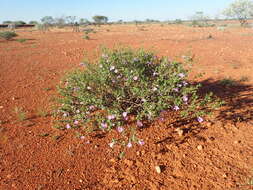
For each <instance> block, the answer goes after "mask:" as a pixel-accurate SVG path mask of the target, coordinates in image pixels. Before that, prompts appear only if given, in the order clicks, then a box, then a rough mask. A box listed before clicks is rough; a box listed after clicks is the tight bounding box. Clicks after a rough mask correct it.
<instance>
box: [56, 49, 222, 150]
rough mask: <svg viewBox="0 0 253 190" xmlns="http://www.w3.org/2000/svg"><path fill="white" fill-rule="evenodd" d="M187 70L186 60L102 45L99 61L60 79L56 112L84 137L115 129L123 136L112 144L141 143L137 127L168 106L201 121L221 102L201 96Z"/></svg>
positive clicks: (68, 127) (183, 115)
mask: <svg viewBox="0 0 253 190" xmlns="http://www.w3.org/2000/svg"><path fill="white" fill-rule="evenodd" d="M82 65H84V64H82ZM187 73H188V70H186V69H184V68H183V66H182V64H181V63H178V62H174V61H169V60H168V59H167V58H166V57H161V58H159V57H157V56H155V55H154V54H153V53H152V52H147V51H144V50H137V51H134V50H132V49H129V48H119V49H115V50H109V49H103V50H102V55H101V57H100V58H99V59H98V60H97V61H96V62H95V63H93V64H85V69H84V70H82V69H80V70H76V71H74V72H72V73H70V74H69V75H68V76H66V78H64V80H63V81H62V82H61V84H60V85H59V87H58V91H59V93H60V97H59V99H58V101H59V106H58V107H57V110H56V115H57V117H58V120H59V121H60V122H63V124H64V128H65V129H77V128H79V129H81V133H83V134H82V135H80V136H81V137H84V135H85V134H87V133H88V132H92V131H95V132H98V131H103V132H110V131H112V130H116V131H117V132H118V133H119V134H120V138H118V139H113V140H112V142H111V143H110V144H109V145H110V147H114V146H117V145H121V147H122V146H123V147H125V148H130V147H132V146H133V144H134V143H137V144H139V145H142V144H143V143H144V141H143V140H142V139H141V138H138V137H137V133H136V132H137V131H138V129H140V128H142V127H143V126H144V125H145V124H147V123H150V122H152V121H154V120H156V119H158V118H159V117H161V114H162V113H163V112H164V111H173V112H177V113H178V114H179V115H180V116H181V117H183V118H189V119H191V118H196V120H197V121H199V122H202V121H203V120H204V119H203V117H204V116H205V115H206V114H207V113H209V112H210V110H212V109H213V108H215V107H217V106H218V105H219V101H216V100H214V99H213V98H212V94H211V93H210V94H206V95H201V96H200V95H198V89H199V88H200V85H199V84H198V85H193V84H191V83H190V82H189V81H187Z"/></svg>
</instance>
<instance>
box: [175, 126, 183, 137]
mask: <svg viewBox="0 0 253 190" xmlns="http://www.w3.org/2000/svg"><path fill="white" fill-rule="evenodd" d="M175 131H176V132H177V134H178V135H179V137H182V136H183V134H184V130H183V129H180V128H177V129H176V130H175Z"/></svg>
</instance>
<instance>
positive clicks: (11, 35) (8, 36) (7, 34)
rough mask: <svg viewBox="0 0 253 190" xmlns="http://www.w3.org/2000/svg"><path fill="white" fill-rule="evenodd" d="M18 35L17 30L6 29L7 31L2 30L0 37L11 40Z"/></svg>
mask: <svg viewBox="0 0 253 190" xmlns="http://www.w3.org/2000/svg"><path fill="white" fill-rule="evenodd" d="M16 36H18V35H17V34H16V33H15V32H11V31H5V32H0V38H3V39H5V40H11V39H12V38H14V37H16Z"/></svg>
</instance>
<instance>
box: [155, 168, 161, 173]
mask: <svg viewBox="0 0 253 190" xmlns="http://www.w3.org/2000/svg"><path fill="white" fill-rule="evenodd" d="M155 170H156V172H157V173H159V174H160V173H161V172H162V171H161V168H160V166H155Z"/></svg>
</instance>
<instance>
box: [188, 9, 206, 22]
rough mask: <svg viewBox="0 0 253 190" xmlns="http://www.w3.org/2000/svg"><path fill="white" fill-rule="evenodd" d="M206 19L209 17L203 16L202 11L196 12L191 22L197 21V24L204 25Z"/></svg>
mask: <svg viewBox="0 0 253 190" xmlns="http://www.w3.org/2000/svg"><path fill="white" fill-rule="evenodd" d="M208 19H209V17H208V16H206V15H204V13H203V12H202V11H198V12H196V13H195V14H194V15H193V16H192V20H195V21H199V22H205V23H206V22H207V21H208Z"/></svg>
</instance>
